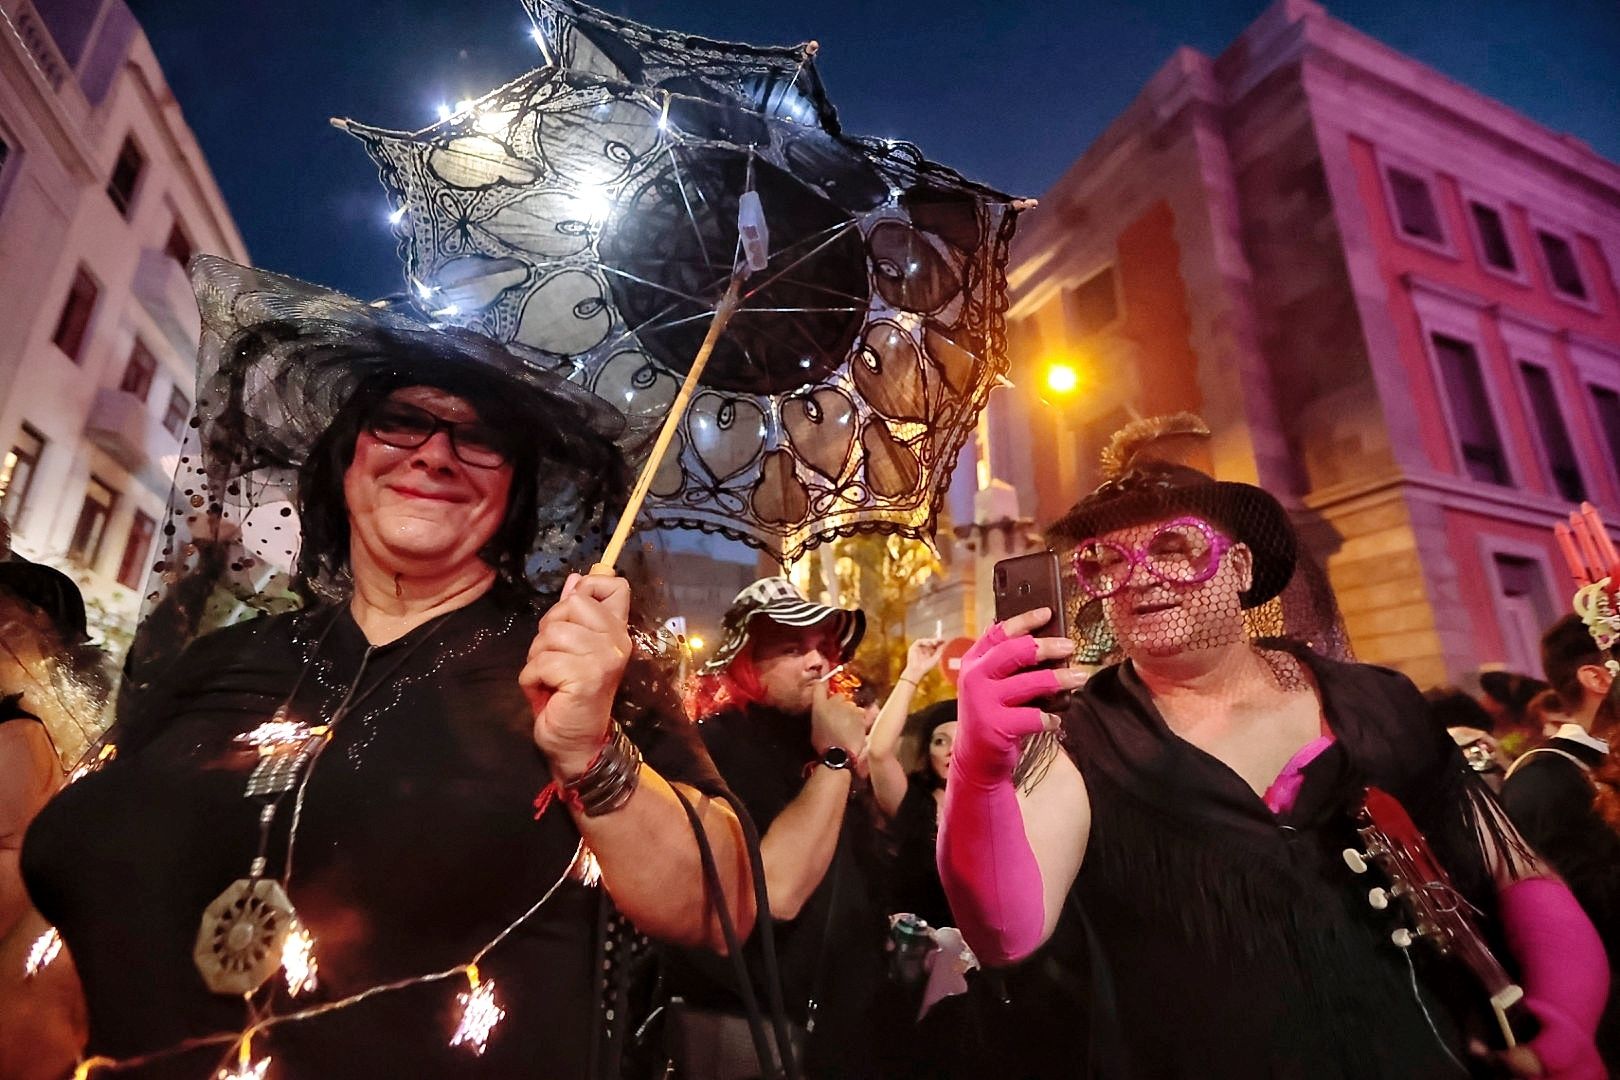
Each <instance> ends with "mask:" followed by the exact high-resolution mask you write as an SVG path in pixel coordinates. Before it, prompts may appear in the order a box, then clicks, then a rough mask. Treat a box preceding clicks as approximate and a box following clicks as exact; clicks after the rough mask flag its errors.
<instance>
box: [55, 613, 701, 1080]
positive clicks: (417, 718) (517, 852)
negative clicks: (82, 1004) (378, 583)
mask: <svg viewBox="0 0 1620 1080" xmlns="http://www.w3.org/2000/svg"><path fill="white" fill-rule="evenodd" d="M535 620H536V615H535V613H534V611H533V610H532V609H530V608H528V607H527V606H525V605H522V604H520V603H518V602H514V601H503V600H502V599H501V598H500V597H498V596H497V595H496V594H495V593H493V592H492V593H490V594H486V596H485V597H483V598H481V599H480V600H478V601H477V602H476V603H474V604H471V605H469V606H468V607H466V608H463V609H461V610H458V611H455V612H453V613H451V614H450V615H449V616H447V617H446V618H445V619H444V620H443V621H442V622H439V621H435V622H430V623H427V624H425V625H423V626H421V627H418V628H416V629H415V630H413V631H411V632H410V633H409V634H407V635H405V636H404V637H403V638H401V639H399V640H398V641H394V642H391V643H389V644H388V645H384V646H380V647H377V648H370V649H368V644H367V642H366V640H365V637H364V635H363V634H362V633H361V631H360V629H359V627H358V626H356V625H355V623H354V621H353V619H352V618H351V617H350V615H349V613H348V611H347V609H346V608H343V609H341V610H334V609H332V608H322V609H318V610H315V611H312V612H308V613H303V614H298V615H289V616H277V617H274V618H263V619H258V620H255V621H253V622H249V623H246V624H242V625H238V626H234V627H231V628H229V629H226V630H222V631H219V632H217V633H214V634H211V635H208V636H207V637H204V638H202V639H200V640H199V641H197V642H196V643H195V644H194V645H193V646H192V647H191V648H190V649H188V650H187V652H186V653H185V654H184V655H183V656H182V657H181V658H180V660H179V662H177V663H176V664H175V666H174V668H173V670H172V671H171V672H170V673H169V676H168V677H166V678H163V679H161V680H158V682H157V683H156V684H155V685H154V687H153V688H152V690H151V691H149V692H148V693H147V694H146V696H145V697H144V698H142V699H141V701H140V705H139V708H138V709H137V711H136V715H133V716H130V717H126V718H124V723H123V724H122V725H121V727H120V728H119V729H118V731H117V732H116V733H115V734H116V738H117V741H118V745H119V754H118V756H117V758H116V759H115V760H114V761H112V762H111V763H110V764H109V765H108V766H107V767H106V768H104V769H103V770H101V771H100V772H97V773H94V774H92V775H90V776H88V777H86V778H84V779H82V780H80V781H79V782H78V783H76V784H74V785H72V786H71V787H69V788H67V789H66V790H65V791H63V792H62V793H61V794H60V795H59V796H58V797H57V798H56V799H55V800H54V801H53V802H51V803H50V804H49V805H48V806H47V807H46V808H45V810H44V811H43V812H42V813H41V814H40V815H39V817H38V818H37V819H36V821H35V822H34V825H33V827H32V828H31V829H30V831H29V833H28V836H27V841H26V844H25V847H24V851H23V869H24V874H25V879H26V882H27V885H28V889H29V893H30V895H31V896H32V897H33V900H34V903H35V905H36V906H37V907H38V908H39V910H40V912H41V913H42V914H43V915H44V916H45V918H46V919H48V920H49V921H50V922H52V923H53V924H54V925H55V926H56V927H57V928H58V929H59V930H60V932H61V934H62V936H63V938H64V940H65V941H66V943H67V945H68V948H69V949H70V950H71V952H72V955H73V959H74V962H75V963H76V964H77V966H78V971H79V975H80V978H81V980H82V982H83V985H84V991H85V997H86V1000H87V1002H88V1006H89V1020H90V1040H89V1048H88V1052H89V1053H92V1054H104V1055H108V1056H111V1057H115V1058H125V1057H130V1056H134V1055H143V1054H147V1053H150V1052H152V1051H155V1050H159V1049H161V1048H165V1047H169V1046H172V1045H174V1044H176V1043H178V1042H180V1041H181V1040H183V1039H187V1038H191V1037H196V1036H203V1035H210V1034H214V1033H218V1032H227V1033H228V1032H233V1031H238V1030H240V1029H241V1028H242V1027H244V1026H245V1023H246V1020H245V1018H244V1017H245V1012H244V1006H243V1003H242V1001H241V999H240V998H232V997H228V996H224V995H220V994H215V993H211V992H209V990H208V989H207V988H206V987H205V986H204V984H203V982H202V979H201V976H200V975H199V974H198V972H197V970H196V968H195V966H194V964H193V961H192V949H193V946H194V944H195V942H196V939H197V932H198V925H199V920H200V918H201V916H202V913H203V910H204V909H205V908H206V907H207V905H208V904H209V903H210V902H211V901H212V900H213V899H214V898H215V897H216V896H217V895H218V894H219V893H220V892H221V891H222V890H223V889H225V888H226V886H227V885H229V884H230V883H231V882H232V881H234V880H236V879H238V878H243V877H246V876H247V874H248V867H249V863H250V861H251V860H252V858H253V856H254V853H255V848H256V846H257V841H258V835H259V827H258V815H259V807H260V805H261V802H260V800H258V799H248V798H244V797H243V790H244V784H245V781H246V778H247V775H248V773H249V771H250V770H251V768H252V766H253V764H254V763H255V761H256V760H257V755H256V752H255V751H253V750H251V749H250V748H245V747H243V746H241V745H240V744H238V743H236V742H235V741H234V740H235V738H236V736H237V735H239V734H241V733H243V732H246V731H249V730H251V729H253V728H254V727H256V726H257V725H259V724H260V723H262V722H263V721H265V720H266V719H268V718H269V717H270V716H271V714H272V712H273V710H274V709H275V708H276V707H277V706H278V705H279V704H281V702H282V701H283V700H284V699H285V698H286V696H287V694H288V693H289V691H291V690H292V687H293V685H294V683H295V682H296V681H297V680H299V678H300V676H301V675H302V676H303V681H302V684H301V686H300V688H299V690H298V692H297V694H296V695H295V696H294V698H293V702H292V705H291V708H290V716H291V717H292V718H293V719H305V720H309V721H310V722H319V721H320V720H321V719H324V718H326V717H329V716H330V715H331V714H332V712H333V710H334V708H335V707H336V705H337V704H338V702H339V701H340V700H341V699H342V697H343V696H344V694H345V693H346V692H347V691H348V690H349V688H350V686H351V684H353V685H357V686H358V690H357V691H356V692H355V694H354V697H353V701H352V711H351V712H350V713H349V714H348V715H347V716H346V717H345V718H344V719H343V720H342V722H341V723H340V724H339V725H338V726H337V727H336V728H335V729H334V732H333V738H332V742H331V744H330V745H329V746H327V748H326V750H325V752H324V753H323V755H322V756H321V757H320V759H319V760H318V761H317V763H316V765H315V768H314V771H313V774H312V778H311V779H310V781H309V784H308V788H307V793H306V796H305V800H304V805H303V811H302V820H301V822H300V824H299V828H298V835H297V843H296V849H295V851H294V853H293V860H294V868H293V874H292V877H291V883H290V887H289V890H288V892H289V894H290V897H291V900H292V902H293V904H294V906H295V907H296V909H297V912H298V916H299V918H300V920H301V921H302V922H303V923H304V924H305V925H306V926H307V927H308V928H309V929H310V931H311V933H312V934H313V936H314V939H315V956H316V960H317V962H318V964H319V974H318V977H319V987H318V989H317V990H316V991H315V992H314V993H312V994H309V995H303V996H300V997H298V998H296V999H290V998H289V997H288V993H287V990H286V987H285V984H284V983H283V982H281V981H280V980H281V977H280V973H279V972H278V973H277V974H276V975H274V976H272V979H271V982H270V983H269V984H267V986H273V987H274V988H275V989H274V991H273V997H272V999H271V1006H270V1007H271V1011H272V1012H275V1013H288V1012H292V1011H295V1010H298V1009H303V1008H307V1007H308V1006H309V1005H311V1004H317V1003H320V1002H322V1001H332V1000H336V999H339V998H343V997H347V996H349V995H352V994H355V993H358V992H360V991H362V990H365V989H367V988H369V987H373V986H376V985H379V984H382V983H387V982H391V981H394V980H402V979H410V978H412V977H415V976H419V975H423V974H427V973H431V972H435V971H441V970H444V969H447V968H452V967H455V966H457V965H460V964H463V963H466V962H467V961H468V960H469V959H471V957H472V955H473V954H474V953H475V952H476V951H477V950H478V949H479V948H480V947H481V946H483V945H484V944H485V943H486V942H488V941H490V940H491V939H492V938H494V937H495V935H496V934H497V933H499V932H500V931H501V930H502V928H504V927H506V926H507V925H508V924H509V923H511V922H513V921H514V920H516V919H518V917H519V916H521V915H522V914H523V913H524V912H525V911H526V910H528V909H529V908H530V907H531V906H533V905H535V903H536V902H537V901H539V900H540V899H541V897H542V896H544V895H545V894H546V893H547V891H548V890H551V889H553V888H554V887H555V891H554V892H553V894H552V895H551V897H550V899H549V900H547V901H546V902H545V903H544V904H543V905H542V906H541V907H540V908H539V910H538V911H537V912H536V913H535V914H534V915H533V916H532V917H530V918H528V919H527V920H526V921H525V922H524V923H523V924H522V925H521V926H520V927H519V928H518V929H517V930H516V931H515V932H514V933H513V934H512V935H511V936H510V937H509V938H507V939H506V940H505V941H503V942H502V943H501V944H500V945H498V946H497V947H496V948H495V949H494V950H493V951H492V952H490V953H489V955H488V957H487V958H486V959H485V960H484V961H483V962H481V963H480V965H479V968H480V974H481V976H483V977H485V978H489V979H493V980H494V981H495V984H496V993H497V996H498V999H499V1002H500V1004H501V1005H502V1007H503V1008H504V1009H505V1010H506V1017H505V1019H504V1020H503V1021H502V1022H501V1023H500V1024H499V1025H498V1026H497V1027H496V1028H495V1029H494V1031H493V1033H492V1034H491V1036H490V1039H489V1043H488V1049H487V1052H486V1053H484V1054H483V1055H482V1056H478V1055H476V1054H474V1053H472V1052H470V1051H469V1050H468V1049H467V1048H466V1047H454V1048H453V1047H451V1046H449V1045H448V1044H449V1040H450V1036H451V1033H452V1032H453V1030H454V1027H455V1023H456V1011H457V1010H456V1005H455V997H456V995H457V994H458V993H460V992H462V991H465V990H466V989H467V982H466V979H465V978H464V977H463V976H460V975H458V976H456V977H454V978H450V979H446V980H443V981H440V982H436V983H432V984H429V985H425V986H417V987H412V988H410V989H404V990H398V991H390V992H386V993H382V994H379V995H377V996H376V997H374V998H371V999H369V1000H367V1001H365V1002H363V1003H361V1004H358V1005H355V1006H352V1007H348V1008H345V1009H342V1010H339V1011H336V1012H333V1013H331V1014H329V1015H327V1016H325V1017H322V1018H319V1019H314V1020H308V1021H301V1022H297V1023H289V1024H285V1025H281V1026H277V1027H274V1028H272V1029H269V1030H267V1031H265V1032H264V1033H263V1034H261V1035H258V1036H256V1037H255V1039H254V1043H253V1047H254V1050H255V1052H256V1053H267V1054H269V1055H270V1056H271V1057H272V1058H273V1059H274V1061H275V1065H274V1073H275V1075H277V1076H279V1077H282V1078H285V1080H292V1078H297V1077H316V1076H319V1077H328V1076H355V1077H361V1076H378V1077H381V1076H410V1077H450V1076H517V1075H522V1076H527V1077H557V1078H559V1080H561V1078H567V1080H578V1078H580V1077H582V1076H584V1075H586V1072H587V1058H588V1054H589V1049H590V1045H591V1040H592V1037H593V1034H594V1028H595V1021H596V1009H595V1003H596V998H597V992H598V990H599V985H598V981H599V971H598V968H597V959H596V956H597V945H598V942H597V930H596V928H597V917H598V913H599V905H600V901H601V895H600V893H599V891H598V890H597V889H595V888H591V887H587V886H585V885H582V884H580V883H578V882H577V881H576V880H575V879H574V877H572V876H570V875H569V868H570V865H571V863H572V862H573V860H574V857H575V852H576V849H577V846H578V844H579V834H578V831H577V830H576V829H575V827H574V824H573V821H572V819H571V818H570V817H569V815H568V814H567V812H566V811H565V810H564V809H562V808H561V807H557V808H554V809H552V810H550V811H548V812H547V813H546V814H545V815H544V816H543V817H542V818H541V819H540V820H538V821H536V820H534V811H533V805H532V804H533V800H534V798H535V795H536V793H537V792H538V790H539V789H540V788H541V787H542V786H543V785H544V784H545V783H546V782H547V780H548V779H549V773H548V770H547V767H546V763H545V760H544V758H543V756H542V755H541V754H540V752H539V751H538V750H537V749H536V748H535V746H534V742H533V738H532V715H531V713H530V711H529V708H528V704H527V702H526V700H525V699H524V696H523V694H522V691H521V690H520V689H519V687H518V684H517V676H518V672H519V670H520V669H521V667H522V664H523V662H524V658H525V655H526V653H527V650H528V647H529V643H530V642H531V640H532V639H533V636H534V631H535ZM328 628H330V630H329V632H327V631H328ZM323 632H324V638H322V635H323ZM317 639H320V640H319V641H318V644H317ZM368 653H369V656H368ZM362 665H364V670H363V671H362ZM632 671H633V672H634V673H635V674H633V675H627V678H626V686H636V687H641V688H642V689H646V688H647V686H649V685H650V680H648V679H647V678H645V671H644V670H643V669H641V668H640V667H639V666H633V669H632ZM357 673H358V674H359V678H358V680H357V679H356V676H357ZM625 692H626V691H625V690H624V689H623V688H621V695H623V694H624V693H625ZM638 715H639V719H638V720H636V721H635V722H633V723H631V724H629V727H630V729H631V732H632V736H633V737H634V738H635V739H636V741H637V743H638V745H640V746H641V748H642V750H643V752H644V753H645V755H646V759H647V761H648V763H649V764H650V765H651V766H652V767H653V768H655V769H656V770H657V771H658V772H659V773H660V774H661V775H663V776H664V777H665V778H667V779H670V780H679V781H685V782H688V783H692V784H694V785H695V786H697V787H699V788H701V789H704V790H708V791H713V792H718V791H719V790H721V788H720V785H719V784H718V782H717V778H716V777H715V775H714V773H713V771H712V767H711V766H710V765H709V763H708V761H707V759H706V755H705V754H704V752H703V749H702V747H701V745H699V744H698V740H697V739H696V737H695V734H694V732H693V729H692V728H691V726H690V725H689V724H686V723H685V722H684V720H680V721H676V720H675V719H674V717H675V716H676V715H677V714H675V713H668V714H666V715H665V717H664V719H665V720H667V721H669V722H668V723H666V724H664V725H662V726H660V725H658V724H657V723H655V717H654V716H653V714H652V712H649V711H647V710H645V709H643V710H642V712H641V713H640V714H638ZM292 809H293V796H292V794H289V795H288V796H287V797H285V798H284V799H283V801H282V804H281V807H280V809H279V811H278V813H277V815H276V817H275V819H274V824H273V828H272V832H271V835H270V842H269V845H268V850H267V856H268V869H267V876H270V877H279V876H280V874H281V871H282V869H283V866H284V861H285V858H286V853H287V837H288V824H289V821H290V819H291V817H292ZM559 882H561V884H559ZM264 993H265V991H264V990H261V991H260V996H261V1000H262V997H263V995H264ZM222 1053H223V1050H222V1048H220V1047H217V1046H216V1047H213V1048H211V1049H208V1050H205V1051H201V1052H196V1053H190V1054H185V1055H180V1056H178V1057H175V1058H169V1059H165V1060H164V1061H162V1062H160V1063H158V1064H155V1065H153V1066H150V1067H148V1068H146V1069H142V1070H138V1071H135V1072H133V1073H130V1074H128V1075H139V1076H162V1077H169V1076H173V1077H187V1078H192V1077H196V1078H201V1077H208V1076H212V1075H213V1070H214V1068H215V1067H216V1066H217V1063H218V1061H219V1060H220V1059H221V1056H222ZM120 1075H126V1074H123V1073H121V1074H120Z"/></svg>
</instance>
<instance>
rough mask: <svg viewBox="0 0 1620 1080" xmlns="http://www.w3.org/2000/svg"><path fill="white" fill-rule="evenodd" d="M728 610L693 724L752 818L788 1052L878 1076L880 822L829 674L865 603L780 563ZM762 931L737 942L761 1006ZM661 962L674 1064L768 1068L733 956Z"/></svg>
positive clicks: (817, 1067)
mask: <svg viewBox="0 0 1620 1080" xmlns="http://www.w3.org/2000/svg"><path fill="white" fill-rule="evenodd" d="M723 625H724V634H723V636H722V639H721V641H720V643H719V644H718V646H717V647H716V648H715V651H714V655H713V656H712V657H711V658H710V659H709V661H708V662H707V663H706V664H705V665H704V666H703V668H702V670H701V671H700V672H699V673H698V678H699V701H700V703H701V704H700V706H699V715H700V724H699V728H698V730H699V731H700V732H701V734H702V736H703V741H704V743H705V744H706V745H707V746H708V748H709V753H710V755H711V756H712V757H713V759H714V763H715V766H716V767H717V768H718V769H719V770H720V774H721V776H723V777H724V778H725V781H726V783H727V785H729V786H730V788H731V789H732V791H734V792H735V793H736V794H737V795H738V796H739V797H740V798H741V799H742V801H743V803H744V805H745V806H746V807H747V809H748V812H749V815H750V816H751V817H752V818H753V820H754V823H755V825H756V826H757V827H758V829H759V830H760V833H761V841H760V850H761V854H762V856H763V858H764V864H765V883H766V891H767V894H768V898H769V901H770V911H771V915H772V917H773V920H774V929H775V934H776V953H777V957H778V959H779V968H780V981H781V985H782V992H783V1002H784V1004H785V1006H786V1010H787V1014H788V1020H789V1021H790V1023H791V1026H792V1039H793V1042H794V1044H795V1045H794V1053H795V1055H796V1056H797V1057H798V1058H799V1060H800V1061H801V1063H802V1064H803V1065H804V1075H806V1076H808V1077H860V1076H871V1075H877V1073H876V1071H875V1070H874V1068H873V1062H872V1058H871V1056H870V1055H871V1052H872V1044H873V1042H874V1039H873V1037H872V1033H871V1031H870V1026H869V1025H870V1023H871V1014H872V1012H873V1003H874V999H875V995H876V992H877V989H878V986H879V984H880V981H881V978H882V968H881V963H882V957H883V937H884V933H885V930H886V923H885V919H884V916H883V913H882V911H881V908H880V906H879V903H878V896H877V892H878V874H879V868H878V866H877V864H876V848H877V845H876V837H875V831H874V829H873V826H872V818H871V817H870V815H869V814H868V813H866V812H865V810H864V808H865V807H866V806H867V805H868V803H869V790H868V789H867V788H866V787H865V786H864V779H863V774H864V763H863V761H862V760H861V755H862V750H863V747H864V744H865V741H866V726H867V725H866V716H865V713H864V711H863V710H862V709H861V708H860V707H859V706H857V705H856V704H855V703H854V702H852V701H850V700H848V699H847V698H844V697H840V696H838V695H837V694H836V693H834V692H833V691H832V690H831V689H830V687H829V678H830V676H831V675H832V674H833V673H834V672H835V671H836V670H837V669H838V668H839V667H841V666H842V665H844V664H845V663H847V662H848V661H849V659H850V657H851V656H853V655H854V652H855V647H856V645H858V644H859V643H860V640H861V634H862V633H863V632H864V631H865V629H866V617H865V615H863V614H862V613H861V612H860V611H857V610H852V609H848V608H838V607H829V606H827V605H825V604H817V603H814V602H812V601H810V600H808V599H806V598H805V596H804V594H802V593H801V592H799V590H798V589H797V588H795V587H794V585H793V583H792V582H791V581H789V580H788V579H787V578H785V577H770V578H763V579H761V580H759V581H756V582H754V583H753V584H752V585H750V586H748V587H747V588H746V589H744V590H743V591H742V592H740V593H738V594H737V598H736V599H735V600H734V601H732V604H731V607H730V608H729V609H728V610H727V611H726V615H725V618H724V620H723ZM852 794H853V795H854V796H855V797H854V798H853V799H852ZM760 925H764V920H763V919H761V920H760ZM759 936H760V935H759V933H758V932H756V933H755V936H754V939H753V940H751V941H750V942H749V943H748V946H747V948H746V954H747V960H748V966H749V970H750V974H751V975H752V978H753V982H754V986H755V992H756V1000H758V1001H759V1002H760V1003H761V1004H762V1005H764V1004H765V1003H767V1002H769V1001H770V1000H771V994H770V993H769V992H768V986H769V983H770V981H771V978H770V973H769V972H768V971H767V970H766V968H765V965H764V962H763V961H764V957H763V954H762V951H761V947H760V942H759ZM671 968H672V970H671V973H670V984H671V986H672V989H673V992H674V994H675V996H677V997H679V998H680V999H681V1000H682V1002H683V1005H682V1007H681V1008H680V1009H679V1010H677V1012H676V1015H675V1021H674V1028H675V1032H674V1035H675V1039H674V1045H673V1047H672V1050H673V1054H674V1057H675V1059H676V1062H677V1065H678V1066H679V1071H680V1075H681V1076H683V1077H687V1078H691V1080H741V1078H744V1077H757V1076H760V1075H769V1074H770V1073H772V1072H773V1071H774V1067H775V1063H774V1062H773V1063H772V1066H771V1067H768V1068H762V1067H761V1064H760V1062H759V1060H758V1057H757V1055H756V1053H755V1050H754V1044H753V1042H752V1040H751V1038H750V1035H749V1030H748V1024H747V1020H746V1019H745V1018H744V1015H743V1013H744V1008H743V1004H742V1002H741V1000H740V998H739V997H738V995H737V993H736V987H735V985H734V980H732V979H731V978H730V976H729V968H728V967H726V966H722V965H720V964H718V963H717V962H716V961H714V960H713V959H712V958H707V957H704V956H701V955H697V954H687V953H683V954H680V955H678V956H676V957H674V958H673V960H672V964H671ZM809 1031H814V1035H813V1036H810V1035H808V1034H807V1033H808V1032H809ZM774 1052H775V1050H774V1047H773V1053H774Z"/></svg>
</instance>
